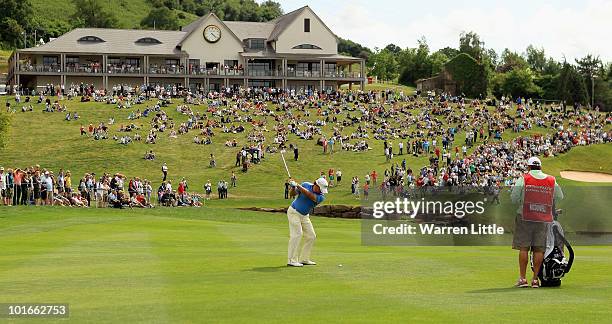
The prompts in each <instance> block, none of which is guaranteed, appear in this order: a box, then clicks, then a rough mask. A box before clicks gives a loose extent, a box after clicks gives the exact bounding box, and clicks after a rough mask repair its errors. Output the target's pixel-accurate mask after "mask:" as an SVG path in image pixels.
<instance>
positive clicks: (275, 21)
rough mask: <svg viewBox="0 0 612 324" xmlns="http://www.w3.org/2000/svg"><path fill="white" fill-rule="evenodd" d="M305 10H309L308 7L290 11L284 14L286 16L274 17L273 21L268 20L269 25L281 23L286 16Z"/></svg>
mask: <svg viewBox="0 0 612 324" xmlns="http://www.w3.org/2000/svg"><path fill="white" fill-rule="evenodd" d="M306 8H309V7H308V5H305V6H302V7H300V8H297V9H295V10H292V11H289V12H288V13H286V14H284V15H281V16H278V17H276V18H274V19H272V20H270V22H271V23H274V24H276V23H278V22H279V21H281V20H283V19H285V18H287V16H289V15H292V14H294V13H296V12H298V11H301V10H304V9H306Z"/></svg>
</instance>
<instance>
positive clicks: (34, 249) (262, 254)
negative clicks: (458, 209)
mask: <svg viewBox="0 0 612 324" xmlns="http://www.w3.org/2000/svg"><path fill="white" fill-rule="evenodd" d="M154 103H155V101H150V102H147V103H145V104H143V105H137V106H134V107H132V108H130V109H128V110H124V109H122V110H119V109H117V108H116V107H115V105H107V104H103V103H80V102H78V101H77V100H72V101H65V104H66V105H67V107H68V111H70V112H71V113H74V112H77V113H78V115H79V116H81V117H80V120H78V121H64V113H43V112H42V109H43V107H44V105H42V104H34V105H33V106H34V110H33V111H32V112H20V111H17V112H15V113H12V114H10V126H9V129H8V131H7V132H6V141H5V142H6V145H5V147H4V148H3V149H0V164H2V165H3V166H5V167H8V166H22V167H25V166H29V165H34V164H39V165H41V166H43V167H45V168H48V169H51V170H58V169H59V168H64V169H65V170H66V169H69V170H71V171H72V172H73V174H75V175H78V176H80V175H81V174H83V173H85V172H96V173H97V174H101V173H103V172H122V173H124V174H126V175H128V176H130V177H131V176H141V177H144V178H149V179H151V180H153V181H154V183H155V184H157V183H159V181H160V180H161V172H160V165H161V163H162V162H166V163H167V164H168V167H169V178H170V179H172V180H176V181H177V182H178V181H179V180H180V179H181V178H183V177H184V178H186V179H187V180H188V181H189V185H190V187H191V188H190V191H195V192H200V193H201V192H202V185H203V183H204V182H205V181H206V180H207V179H213V181H216V180H217V179H220V178H225V179H229V175H230V173H231V172H232V171H235V172H236V173H237V174H238V186H237V187H236V188H230V192H229V199H227V200H217V199H212V200H210V201H206V202H205V203H204V206H203V207H201V208H189V207H185V208H164V207H157V208H153V209H126V210H117V209H110V208H94V207H92V208H87V209H76V208H69V207H49V206H27V207H25V206H20V207H4V206H3V207H0V247H2V248H1V250H0V303H18V302H22V303H34V302H44V303H68V304H69V307H70V316H69V319H70V321H72V322H75V323H86V322H108V323H117V322H123V323H136V322H183V323H189V322H215V323H217V322H261V323H270V322H317V321H320V322H330V321H331V322H388V321H398V322H400V321H401V322H406V321H410V322H412V321H420V322H489V321H492V320H493V319H494V320H495V322H517V321H522V322H559V321H562V322H582V323H586V322H601V321H605V319H607V318H609V317H610V315H612V311H611V309H610V307H609V303H610V300H612V283H611V282H610V280H609V275H608V272H607V269H609V268H610V267H611V266H612V247H610V246H575V247H574V250H575V253H576V260H575V262H574V267H573V268H572V271H571V273H569V274H568V275H567V276H566V278H564V280H563V284H562V286H561V287H560V288H553V289H551V288H548V289H546V288H542V289H537V290H535V289H516V288H514V287H513V284H514V282H515V281H516V273H517V269H516V267H517V266H516V253H515V251H513V250H511V249H510V247H509V246H472V247H454V246H447V247H444V246H410V247H405V246H404V247H402V246H382V247H381V246H378V247H372V246H363V245H362V243H361V227H360V221H359V220H351V219H337V218H326V217H313V218H312V221H313V224H314V226H315V227H316V231H317V243H316V245H315V249H314V252H313V253H314V256H313V257H314V259H315V260H316V261H317V263H318V265H317V266H315V267H304V268H290V267H286V265H285V260H286V259H285V258H286V253H287V238H288V230H287V216H286V215H285V214H283V213H262V212H254V211H245V210H239V209H237V208H238V207H253V206H260V207H279V206H280V207H282V206H287V205H288V204H289V201H287V200H284V199H283V184H284V181H285V179H286V174H285V169H284V166H283V164H282V162H281V159H280V156H279V155H278V154H266V156H265V158H264V159H263V161H262V162H261V163H260V164H257V165H254V166H253V167H252V168H250V169H249V171H248V172H246V173H242V172H240V168H239V167H234V164H233V161H234V156H235V153H236V149H235V148H227V147H224V146H223V143H224V142H225V141H226V140H232V139H234V138H236V139H237V141H238V143H239V146H240V145H243V144H245V143H246V140H245V137H246V134H245V133H248V130H247V131H246V132H245V133H242V134H231V133H230V134H226V133H221V132H219V133H218V134H217V135H216V136H215V137H214V144H212V145H196V144H193V143H191V138H192V135H190V134H187V135H183V136H179V137H178V138H177V139H171V138H168V137H166V136H161V137H160V139H159V141H158V143H157V144H154V145H147V144H144V143H142V142H140V143H131V144H129V145H127V146H126V145H120V144H118V143H117V142H116V141H114V140H112V139H107V140H99V141H97V140H94V139H92V138H90V137H88V136H81V135H80V134H79V127H80V125H88V124H89V123H94V124H97V123H100V122H106V121H108V119H109V118H111V117H112V118H114V119H115V120H116V122H115V124H114V125H112V126H111V132H109V133H110V135H113V134H117V133H118V132H117V131H116V129H118V127H119V125H120V124H129V123H132V122H133V123H135V124H136V125H138V126H139V127H142V128H141V129H142V130H141V131H140V132H141V133H143V134H146V132H147V130H148V128H149V125H148V121H147V120H144V119H140V120H136V121H128V120H127V116H128V114H129V113H130V112H133V111H134V110H135V109H141V110H142V109H144V107H146V106H147V105H152V104H154ZM177 104H178V103H177V102H175V103H173V104H172V105H170V106H169V107H165V108H164V110H165V111H166V112H167V113H168V115H169V116H170V117H171V118H172V119H173V120H174V121H175V122H176V123H177V124H178V123H180V122H183V121H184V120H185V119H186V117H185V116H183V115H182V114H180V113H179V112H177V111H176V109H175V108H176V105H177ZM192 108H193V109H194V110H197V111H201V112H203V113H204V112H205V111H206V107H205V106H192ZM490 109H492V108H490ZM314 111H315V109H312V112H313V113H312V114H311V117H309V118H313V119H314V118H317V117H316V114H315V113H314ZM415 113H416V112H415ZM262 118H264V117H262ZM608 127H609V126H608ZM546 131H547V130H546V129H538V128H535V129H532V130H529V131H527V132H524V133H521V135H524V134H534V133H537V132H542V133H545V132H546ZM324 132H330V133H331V129H330V128H329V127H326V128H324ZM266 135H267V134H266ZM517 135H519V134H515V133H511V132H508V134H507V136H508V137H511V136H517ZM291 136H295V135H291ZM505 136H506V135H505ZM464 137H465V133H460V134H459V135H458V137H457V140H458V142H459V143H461V142H462V141H463V138H464ZM289 140H290V141H291V142H297V143H298V145H299V147H300V159H299V160H298V161H293V159H288V161H287V163H288V168H289V169H290V170H291V172H292V175H293V176H294V177H295V178H296V179H299V180H304V181H312V180H314V179H315V178H316V177H318V175H319V172H320V171H322V170H327V169H328V168H335V169H341V170H342V171H343V173H344V174H345V175H346V177H347V178H348V179H349V181H350V177H352V176H363V175H365V174H366V173H368V172H369V171H371V170H373V169H375V170H377V171H378V172H379V173H381V174H382V172H383V171H384V169H385V168H389V167H390V166H391V163H390V162H385V159H384V155H383V154H382V143H381V142H380V141H371V147H372V148H373V149H372V150H369V151H367V152H350V151H340V150H338V151H337V152H335V153H333V154H323V153H322V151H321V148H320V146H317V145H315V141H304V140H299V141H298V140H297V139H296V138H290V139H289ZM504 140H508V138H504ZM148 150H154V151H155V152H156V154H157V159H156V160H155V161H147V160H144V159H143V158H142V156H143V154H144V153H145V152H146V151H148ZM211 153H213V154H215V156H216V157H217V165H218V166H217V167H216V168H209V167H208V156H209V155H210V154H211ZM404 157H405V158H406V159H407V163H408V165H409V166H412V167H413V168H419V167H421V166H422V165H424V164H426V163H427V157H426V156H421V157H418V158H415V157H412V156H406V155H404V156H399V157H396V158H395V159H394V160H393V162H394V163H399V162H400V161H401V158H404ZM611 157H612V145H610V144H598V145H592V146H584V147H576V148H573V149H572V150H571V151H570V152H569V153H566V154H562V155H560V156H557V157H551V158H544V159H543V160H542V161H543V165H544V168H543V169H544V171H545V172H547V173H549V174H552V175H555V176H557V178H558V181H559V183H560V184H561V185H562V186H585V185H590V184H589V183H584V182H578V181H571V180H566V179H563V178H561V177H559V173H560V172H561V171H564V170H575V171H591V172H603V173H612V166H611V165H610V163H609V161H610V158H611ZM78 176H77V177H78ZM598 185H609V184H598ZM349 188H350V183H343V184H341V185H339V186H336V187H332V188H330V193H329V195H328V198H327V199H326V201H325V204H349V205H357V204H359V203H360V201H359V200H358V199H355V198H354V196H353V195H351V193H350V189H349ZM599 199H605V197H604V198H599ZM536 302H537V305H538V307H534V304H535V303H536ZM553 310H554V312H553ZM551 313H554V316H555V317H554V318H555V319H552V318H551V317H550V315H551ZM22 321H24V320H21V319H20V320H18V321H17V320H15V322H22ZM56 321H58V322H60V321H63V320H62V319H57V320H56Z"/></svg>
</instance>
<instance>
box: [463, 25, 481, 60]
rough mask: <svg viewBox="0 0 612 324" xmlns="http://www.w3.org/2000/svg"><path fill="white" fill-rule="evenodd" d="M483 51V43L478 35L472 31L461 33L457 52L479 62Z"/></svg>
mask: <svg viewBox="0 0 612 324" xmlns="http://www.w3.org/2000/svg"><path fill="white" fill-rule="evenodd" d="M483 50H484V42H482V41H481V40H480V36H478V34H476V33H475V32H473V31H471V32H468V33H466V32H465V31H463V32H461V34H460V36H459V52H461V53H466V54H468V55H470V56H471V57H473V58H474V59H476V61H478V62H480V61H481V59H482V52H483Z"/></svg>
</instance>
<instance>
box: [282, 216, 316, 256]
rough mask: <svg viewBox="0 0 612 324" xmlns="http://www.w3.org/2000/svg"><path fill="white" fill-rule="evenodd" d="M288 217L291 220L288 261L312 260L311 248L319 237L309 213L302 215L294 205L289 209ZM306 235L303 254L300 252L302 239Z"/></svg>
mask: <svg viewBox="0 0 612 324" xmlns="http://www.w3.org/2000/svg"><path fill="white" fill-rule="evenodd" d="M287 219H288V220H289V253H288V254H287V263H291V262H300V261H307V260H310V250H312V246H313V245H314V241H315V239H316V238H317V234H315V231H314V228H313V227H312V223H311V222H310V216H309V215H306V216H304V215H302V214H300V213H299V212H298V211H297V210H295V209H294V208H293V207H291V206H289V208H288V209H287ZM302 234H303V235H304V246H303V247H302V254H301V255H299V254H298V249H299V248H300V241H301V239H302Z"/></svg>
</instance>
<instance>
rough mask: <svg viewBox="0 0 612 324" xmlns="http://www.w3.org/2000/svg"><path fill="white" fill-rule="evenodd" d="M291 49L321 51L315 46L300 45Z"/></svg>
mask: <svg viewBox="0 0 612 324" xmlns="http://www.w3.org/2000/svg"><path fill="white" fill-rule="evenodd" d="M293 49H321V48H320V47H319V46H317V45H312V44H300V45H296V46H293Z"/></svg>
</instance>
